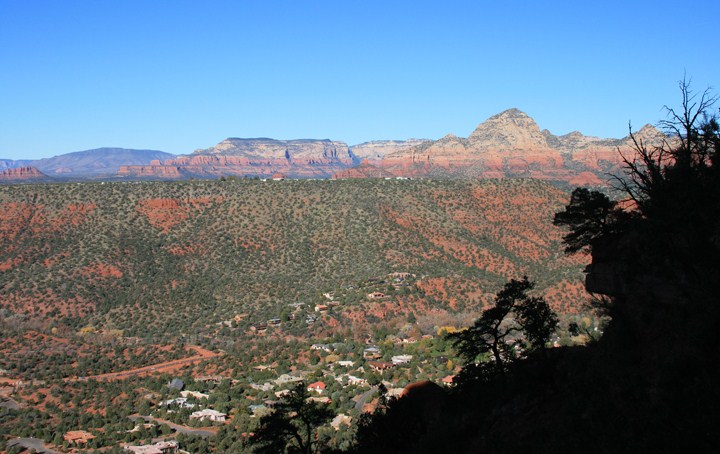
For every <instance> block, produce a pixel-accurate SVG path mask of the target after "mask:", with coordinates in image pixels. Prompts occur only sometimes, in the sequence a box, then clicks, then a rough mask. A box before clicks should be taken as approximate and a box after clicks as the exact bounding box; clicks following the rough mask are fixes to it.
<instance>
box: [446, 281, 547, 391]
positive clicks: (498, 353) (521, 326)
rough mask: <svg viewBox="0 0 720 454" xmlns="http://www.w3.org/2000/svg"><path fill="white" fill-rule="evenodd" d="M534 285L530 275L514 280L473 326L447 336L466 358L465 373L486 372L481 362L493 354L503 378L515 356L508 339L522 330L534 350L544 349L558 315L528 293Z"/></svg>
mask: <svg viewBox="0 0 720 454" xmlns="http://www.w3.org/2000/svg"><path fill="white" fill-rule="evenodd" d="M534 286H535V284H534V283H533V282H530V281H529V280H528V278H527V276H525V277H523V278H522V280H519V281H518V280H515V279H511V280H510V282H508V283H507V284H505V287H504V288H503V289H502V290H501V291H499V292H498V293H497V295H496V296H495V305H494V306H493V307H491V308H489V309H485V310H484V311H483V313H482V315H481V316H480V318H479V319H477V320H476V321H475V323H474V324H473V326H471V327H470V328H468V329H466V330H464V331H459V332H456V333H451V334H449V335H448V338H449V339H450V340H451V341H452V342H453V344H454V345H455V347H456V348H457V349H458V352H459V353H460V355H462V356H463V358H464V359H465V367H466V368H467V369H468V370H467V371H466V373H465V376H467V375H468V374H473V373H474V374H476V375H477V374H483V375H484V374H486V373H487V368H486V367H484V366H480V367H478V363H480V362H482V361H483V360H485V356H486V355H487V354H488V353H490V354H491V355H492V362H493V365H494V370H495V372H496V373H497V374H498V375H499V376H501V377H504V376H505V371H506V369H507V363H508V362H510V361H511V360H512V359H514V358H515V356H516V354H515V352H514V350H513V347H514V345H511V344H510V343H509V342H508V341H509V340H510V338H511V336H512V335H513V334H520V333H523V334H524V335H525V336H526V338H527V340H528V342H529V346H528V347H529V349H531V350H537V349H544V347H545V344H546V343H547V342H548V341H549V340H550V336H551V335H552V333H553V332H554V331H555V329H556V327H557V324H558V318H557V315H555V313H554V312H553V311H552V310H551V309H550V306H548V304H547V302H546V301H545V300H544V299H543V298H541V297H530V296H528V295H527V292H528V291H529V290H531V289H532V288H533V287H534Z"/></svg>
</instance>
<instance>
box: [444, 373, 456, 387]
mask: <svg viewBox="0 0 720 454" xmlns="http://www.w3.org/2000/svg"><path fill="white" fill-rule="evenodd" d="M442 384H443V385H445V386H454V385H455V376H454V375H448V376H447V377H444V378H443V379H442Z"/></svg>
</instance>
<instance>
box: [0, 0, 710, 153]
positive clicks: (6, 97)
mask: <svg viewBox="0 0 720 454" xmlns="http://www.w3.org/2000/svg"><path fill="white" fill-rule="evenodd" d="M719 5H720V2H718V1H717V0H708V1H698V2H686V3H685V4H682V3H680V2H677V1H673V2H666V1H652V2H651V1H636V2H633V1H628V0H626V1H622V2H619V1H618V2H616V1H602V2H586V1H577V0H576V1H568V2H551V1H544V2H539V1H530V0H528V1H502V2H500V1H497V2H495V1H465V2H457V1H447V0H444V1H436V2H422V1H417V0H416V1H408V2H404V1H388V0H384V1H377V2H376V1H368V0H363V1H351V0H347V1H346V0H331V1H320V0H314V1H310V0H308V1H301V0H288V1H250V0H248V1H240V0H237V1H216V0H204V1H200V0H197V1H183V0H168V1H165V0H143V1H134V0H122V1H91V0H88V1H69V0H62V1H59V0H49V1H34V0H0V158H10V159H23V158H25V159H28V158H40V157H48V156H53V155H57V154H62V153H67V152H71V151H78V150H85V149H90V148H98V147H102V146H116V147H125V148H149V149H159V150H163V151H168V152H171V153H176V154H181V153H190V152H192V151H193V150H194V149H196V148H206V147H209V146H212V145H214V144H216V143H217V142H219V141H220V140H222V139H224V138H226V137H261V136H262V137H273V138H278V139H292V138H330V139H335V140H343V141H346V142H348V143H349V144H356V143H359V142H363V141H367V140H372V139H405V138H410V137H417V138H431V139H436V138H439V137H442V136H443V135H445V134H447V133H454V134H457V135H459V136H463V137H466V136H467V135H469V134H470V132H472V130H473V129H474V128H475V126H476V125H477V124H478V123H480V122H482V121H484V120H485V119H487V118H488V117H489V116H491V115H494V114H496V113H498V112H500V111H502V110H505V109H507V108H510V107H517V108H519V109H521V110H523V111H525V112H527V113H528V114H529V115H531V116H532V117H533V118H535V120H536V121H537V122H538V124H539V125H540V127H541V128H547V129H549V130H550V131H551V132H553V133H555V134H565V133H567V132H570V131H572V130H579V131H581V132H583V133H585V134H588V135H597V136H602V137H623V136H625V135H626V133H627V124H628V121H632V122H633V124H634V125H636V126H637V127H638V128H639V127H640V126H642V125H643V124H645V123H655V122H656V121H657V120H659V119H661V118H663V112H662V106H663V105H664V104H675V103H676V101H677V100H678V99H679V97H678V90H677V82H678V80H680V79H681V78H682V77H683V74H684V73H687V75H688V76H689V77H692V79H693V82H694V87H695V88H696V89H699V90H700V89H704V88H706V87H708V86H713V87H715V88H720V87H718V83H719V81H718V76H720V71H719V69H720V67H719V65H720V63H719V61H720V59H718V58H717V55H718V45H717V26H718V17H720V6H719Z"/></svg>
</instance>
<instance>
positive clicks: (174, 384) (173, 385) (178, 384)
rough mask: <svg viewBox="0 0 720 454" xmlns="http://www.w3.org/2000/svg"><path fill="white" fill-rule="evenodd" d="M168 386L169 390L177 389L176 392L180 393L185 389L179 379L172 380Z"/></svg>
mask: <svg viewBox="0 0 720 454" xmlns="http://www.w3.org/2000/svg"><path fill="white" fill-rule="evenodd" d="M168 386H169V387H170V388H173V389H177V390H178V391H182V390H183V388H185V382H184V381H182V380H180V379H179V378H173V379H172V381H171V382H170V383H168Z"/></svg>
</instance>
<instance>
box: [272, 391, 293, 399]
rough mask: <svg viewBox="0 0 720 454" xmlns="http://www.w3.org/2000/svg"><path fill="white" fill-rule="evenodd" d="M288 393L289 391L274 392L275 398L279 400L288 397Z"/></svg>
mask: <svg viewBox="0 0 720 454" xmlns="http://www.w3.org/2000/svg"><path fill="white" fill-rule="evenodd" d="M290 392H291V391H290V390H289V389H281V390H280V391H275V397H277V398H278V399H279V398H281V397H285V396H289V395H290Z"/></svg>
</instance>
